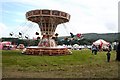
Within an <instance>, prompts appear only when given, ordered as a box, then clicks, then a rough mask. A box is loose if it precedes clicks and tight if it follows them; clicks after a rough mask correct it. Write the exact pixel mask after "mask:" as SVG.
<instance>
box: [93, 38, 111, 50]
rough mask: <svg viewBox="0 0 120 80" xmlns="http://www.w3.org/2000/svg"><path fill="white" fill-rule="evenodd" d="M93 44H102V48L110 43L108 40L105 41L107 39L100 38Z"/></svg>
mask: <svg viewBox="0 0 120 80" xmlns="http://www.w3.org/2000/svg"><path fill="white" fill-rule="evenodd" d="M93 44H94V45H100V46H101V47H102V48H103V47H107V46H108V45H110V43H109V42H107V41H105V40H103V39H99V40H97V41H95V42H93Z"/></svg>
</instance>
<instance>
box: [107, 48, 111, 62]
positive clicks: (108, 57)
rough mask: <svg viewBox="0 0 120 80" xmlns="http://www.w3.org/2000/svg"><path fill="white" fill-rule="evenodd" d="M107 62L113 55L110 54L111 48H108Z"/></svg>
mask: <svg viewBox="0 0 120 80" xmlns="http://www.w3.org/2000/svg"><path fill="white" fill-rule="evenodd" d="M106 55H107V62H110V56H111V54H110V50H108V52H107V54H106Z"/></svg>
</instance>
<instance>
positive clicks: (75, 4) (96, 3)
mask: <svg viewBox="0 0 120 80" xmlns="http://www.w3.org/2000/svg"><path fill="white" fill-rule="evenodd" d="M118 1H120V0H35V1H34V0H12V1H11V0H6V2H17V3H19V4H18V5H19V7H22V8H23V11H24V12H25V11H26V10H27V11H29V10H32V9H56V10H60V11H65V12H67V13H69V14H70V15H71V19H70V21H69V22H68V23H65V25H64V24H63V25H59V26H58V28H57V30H56V32H59V33H60V35H68V32H73V33H74V34H76V33H93V32H94V33H108V32H110V33H111V32H117V31H118V26H117V24H118V19H117V18H118V16H117V15H118V6H117V5H118ZM3 2H5V1H3ZM24 8H25V9H24ZM3 10H4V9H3ZM9 11H10V10H9ZM9 11H8V12H9ZM24 12H20V11H16V12H14V13H15V14H17V15H19V17H25V15H24ZM10 13H12V12H10ZM10 13H9V14H10ZM14 20H15V22H16V23H20V22H23V21H24V20H22V19H21V18H20V19H19V18H18V17H17V18H16V19H14ZM65 26H66V27H65ZM63 30H64V31H63ZM31 35H32V34H31Z"/></svg>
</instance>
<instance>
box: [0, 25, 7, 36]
mask: <svg viewBox="0 0 120 80" xmlns="http://www.w3.org/2000/svg"><path fill="white" fill-rule="evenodd" d="M6 30H7V27H6V25H5V24H3V23H0V37H2V36H3V35H4V33H5V32H6ZM1 35H2V36H1Z"/></svg>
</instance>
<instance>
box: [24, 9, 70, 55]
mask: <svg viewBox="0 0 120 80" xmlns="http://www.w3.org/2000/svg"><path fill="white" fill-rule="evenodd" d="M26 19H27V20H28V21H31V22H34V23H37V24H38V26H39V29H40V32H41V35H42V39H41V40H40V42H39V43H38V46H37V47H34V46H30V47H27V48H26V49H25V50H24V54H28V55H66V54H70V51H69V50H68V49H67V48H66V47H62V46H61V47H59V46H57V44H56V42H55V37H54V35H56V36H58V34H55V30H56V28H57V25H59V24H63V23H66V22H69V20H70V15H69V14H68V13H66V12H62V11H58V10H46V9H43V10H31V11H28V12H27V13H26Z"/></svg>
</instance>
